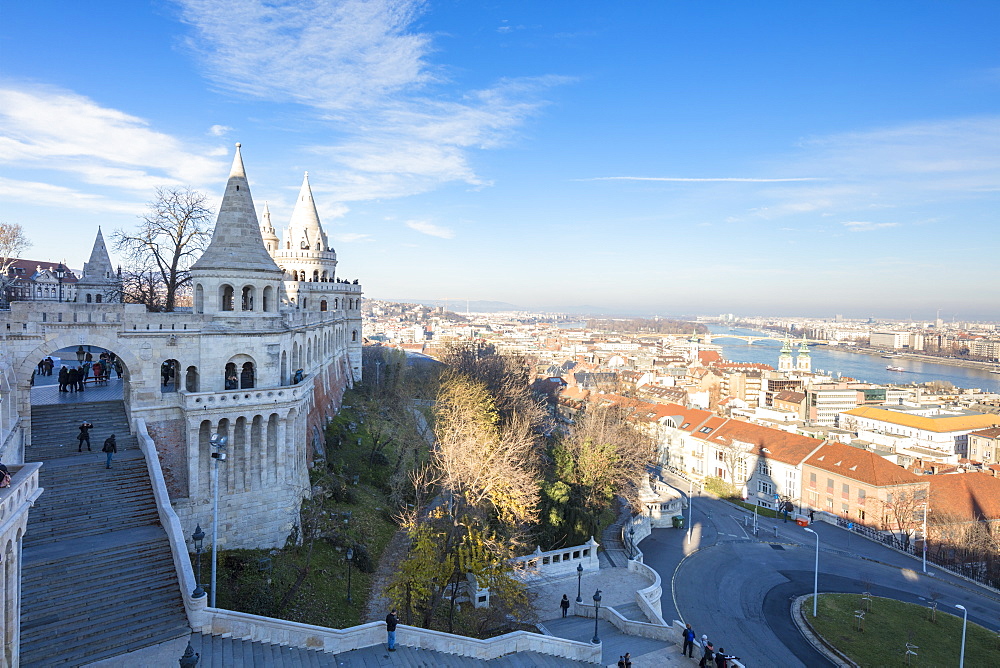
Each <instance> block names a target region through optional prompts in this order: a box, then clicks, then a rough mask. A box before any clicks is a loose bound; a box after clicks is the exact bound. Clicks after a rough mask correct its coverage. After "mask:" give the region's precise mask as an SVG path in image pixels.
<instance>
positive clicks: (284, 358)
mask: <svg viewBox="0 0 1000 668" xmlns="http://www.w3.org/2000/svg"><path fill="white" fill-rule="evenodd" d="M281 384H282V385H288V353H287V352H285V351H284V350H282V351H281Z"/></svg>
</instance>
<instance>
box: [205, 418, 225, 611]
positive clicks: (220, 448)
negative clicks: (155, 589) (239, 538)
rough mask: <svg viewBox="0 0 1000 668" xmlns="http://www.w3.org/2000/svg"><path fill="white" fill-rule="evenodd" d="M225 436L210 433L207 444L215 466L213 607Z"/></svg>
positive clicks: (210, 598) (213, 498)
mask: <svg viewBox="0 0 1000 668" xmlns="http://www.w3.org/2000/svg"><path fill="white" fill-rule="evenodd" d="M227 440H228V439H227V438H226V437H225V436H220V435H219V434H212V437H211V438H210V439H209V441H208V442H209V444H210V445H211V446H212V447H213V448H214V449H215V451H214V452H213V453H212V459H214V460H215V466H213V467H212V487H213V488H214V490H213V495H212V584H211V585H209V590H210V593H209V605H210V606H212V607H213V608H214V607H215V577H216V572H217V571H218V566H219V547H218V546H219V464H221V463H222V462H224V461H226V441H227Z"/></svg>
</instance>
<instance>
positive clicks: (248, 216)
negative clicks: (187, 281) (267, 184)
mask: <svg viewBox="0 0 1000 668" xmlns="http://www.w3.org/2000/svg"><path fill="white" fill-rule="evenodd" d="M281 277H282V276H281V269H279V268H278V265H276V264H275V263H274V260H272V259H271V256H270V255H268V253H267V249H266V248H265V247H264V240H263V238H262V237H261V231H260V225H259V224H258V222H257V212H256V211H255V210H254V205H253V197H252V196H251V195H250V184H249V183H248V182H247V175H246V170H245V169H244V168H243V156H242V155H241V154H240V145H239V144H237V145H236V155H235V156H234V158H233V167H232V170H230V172H229V181H228V183H227V184H226V194H225V195H223V197H222V206H220V207H219V217H218V219H217V220H216V223H215V232H213V234H212V241H211V243H209V245H208V248H206V249H205V252H204V253H203V254H202V256H201V257H200V258H198V261H197V262H195V263H194V264H193V265H192V266H191V278H192V282H193V283H194V312H195V313H206V314H217V313H226V315H227V316H237V315H239V316H247V315H259V314H262V313H268V314H276V313H277V312H278V307H279V303H278V302H279V298H280V292H281Z"/></svg>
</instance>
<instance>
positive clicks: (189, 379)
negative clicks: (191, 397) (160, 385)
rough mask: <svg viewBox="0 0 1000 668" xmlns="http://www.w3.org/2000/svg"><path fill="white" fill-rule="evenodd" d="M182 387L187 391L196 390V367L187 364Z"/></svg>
mask: <svg viewBox="0 0 1000 668" xmlns="http://www.w3.org/2000/svg"><path fill="white" fill-rule="evenodd" d="M184 389H185V390H187V391H188V392H197V391H198V367H196V366H189V367H188V368H187V373H185V374H184Z"/></svg>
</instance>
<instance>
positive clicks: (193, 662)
mask: <svg viewBox="0 0 1000 668" xmlns="http://www.w3.org/2000/svg"><path fill="white" fill-rule="evenodd" d="M200 658H201V655H200V654H198V652H196V651H194V647H191V643H190V642H188V646H187V649H185V650H184V655H183V656H182V657H181V658H180V660H179V663H180V664H181V668H194V667H195V666H197V665H198V659H200Z"/></svg>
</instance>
